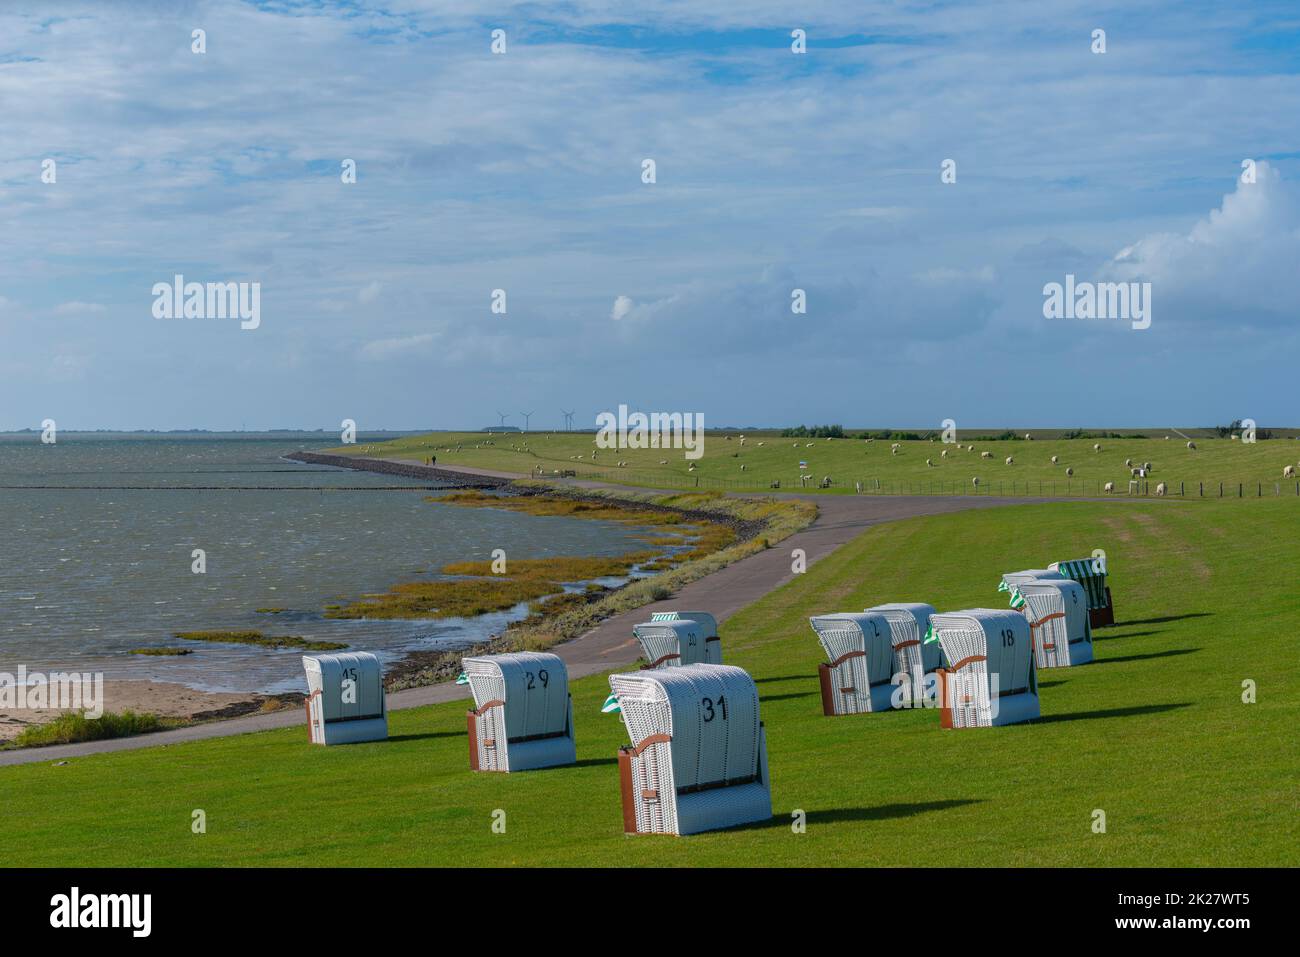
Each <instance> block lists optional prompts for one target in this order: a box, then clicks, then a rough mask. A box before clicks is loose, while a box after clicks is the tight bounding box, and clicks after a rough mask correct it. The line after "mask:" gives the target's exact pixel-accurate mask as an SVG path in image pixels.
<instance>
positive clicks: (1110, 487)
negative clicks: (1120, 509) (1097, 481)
mask: <svg viewBox="0 0 1300 957" xmlns="http://www.w3.org/2000/svg"><path fill="white" fill-rule="evenodd" d="M1102 491H1103V492H1113V491H1115V483H1114V482H1107V483H1106V484H1105V485H1103V486H1102Z"/></svg>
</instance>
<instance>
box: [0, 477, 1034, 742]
mask: <svg viewBox="0 0 1300 957" xmlns="http://www.w3.org/2000/svg"><path fill="white" fill-rule="evenodd" d="M415 464H420V463H415ZM466 471H469V470H468V469H467V470H466ZM474 471H475V474H492V475H493V476H494V477H503V476H505V475H506V473H488V472H486V470H474ZM515 477H518V476H515ZM575 484H577V483H575ZM581 484H583V485H586V486H588V487H590V486H594V485H595V484H597V483H581ZM620 487H623V488H626V487H627V486H620ZM782 497H790V498H807V499H809V500H810V501H815V502H816V503H817V505H818V507H819V514H818V516H817V520H816V521H815V522H813V524H812V525H810V526H808V528H806V529H804V530H803V531H801V532H796V533H795V534H794V535H791V536H790V537H789V538H786V539H784V540H783V541H782V542H780V544H779V545H778V546H777V547H775V548H770V549H767V550H765V551H761V552H758V553H756V554H754V555H750V556H749V557H748V558H743V559H741V560H740V561H738V562H734V563H732V564H731V565H728V566H727V567H725V568H722V569H720V570H719V571H716V572H714V573H713V574H712V575H708V576H706V577H704V578H701V579H699V580H698V581H694V582H691V583H690V584H689V585H686V586H685V587H683V588H682V589H681V590H680V591H679V592H678V593H677V594H676V595H674V596H673V597H672V598H671V599H669V600H667V601H661V602H656V603H654V604H650V605H642V606H641V607H640V608H635V609H633V610H632V611H628V612H624V613H623V614H621V615H616V616H614V617H613V618H608V619H606V620H605V621H603V622H601V623H600V624H599V625H597V626H596V627H595V628H593V629H592V630H591V631H589V632H587V633H586V634H584V635H581V636H580V637H578V638H575V639H573V640H572V641H566V642H564V643H563V644H560V645H556V646H555V647H554V648H552V649H551V650H552V651H554V652H555V653H556V654H558V655H559V656H560V657H561V658H563V659H564V661H565V664H566V665H568V669H569V677H570V678H571V679H576V678H582V677H585V676H587V675H592V674H598V673H599V672H602V671H609V670H612V669H614V668H617V667H620V666H622V665H629V664H632V663H633V662H634V661H636V660H637V658H638V656H639V654H640V652H639V649H638V648H637V645H636V639H634V638H633V637H632V626H633V625H635V624H638V623H640V622H643V621H646V620H647V619H648V618H649V617H650V615H651V613H652V612H655V611H663V610H668V609H671V608H673V607H677V608H688V609H695V610H701V611H710V612H712V613H713V615H714V616H715V617H716V618H717V619H718V620H719V621H720V622H721V621H725V620H726V619H727V618H729V617H730V616H731V615H733V614H735V613H736V612H737V611H739V610H740V609H741V608H744V607H745V606H746V605H749V604H751V603H753V602H755V601H757V600H758V599H760V598H762V597H763V596H764V595H766V594H767V593H768V592H770V591H771V590H772V589H774V588H777V587H779V586H780V585H783V584H785V583H786V582H788V581H789V580H790V579H791V578H792V577H794V576H793V575H792V573H791V571H790V552H791V550H792V549H795V548H802V549H803V550H804V552H805V554H806V555H807V557H808V564H810V565H811V564H813V563H815V562H818V561H820V560H821V559H823V558H825V557H826V556H827V555H829V554H831V553H832V552H833V551H835V549H837V548H839V547H840V546H841V545H843V544H845V543H846V542H848V541H850V540H852V539H854V538H856V537H857V536H858V535H860V534H861V533H862V532H863V531H864V530H865V529H867V528H870V527H871V526H873V525H879V524H881V523H882V522H892V521H897V520H898V519H903V518H912V517H914V516H918V515H938V514H943V513H946V512H959V511H965V510H966V509H971V508H989V507H991V506H999V505H1024V504H1027V503H1030V502H1034V501H1042V500H1041V499H1027V498H995V497H989V496H984V495H979V496H976V495H970V496H960V497H952V498H943V497H938V496H931V495H917V496H894V495H890V496H872V495H816V494H808V495H800V494H798V493H793V492H792V493H786V494H783V495H782ZM469 698H470V693H469V688H468V687H466V686H464V685H457V684H455V683H454V682H446V683H443V684H437V685H430V686H429V687H425V688H411V689H408V690H406V691H398V692H395V693H393V694H390V695H389V696H388V708H389V710H390V711H396V710H399V709H401V708H417V707H420V706H422V705H427V704H434V703H437V702H443V701H455V700H457V699H465V700H468V699H469ZM305 723H306V719H305V715H304V712H302V711H299V710H297V709H293V710H289V711H279V712H273V713H271V714H257V715H248V716H246V717H243V718H231V719H229V720H225V721H213V722H209V723H207V724H199V725H194V726H192V727H187V728H177V729H176V730H174V731H160V732H158V733H156V734H144V735H139V736H137V737H132V738H113V739H110V740H107V741H88V742H85V743H82V744H65V745H56V746H54V747H48V748H26V749H23V750H20V751H0V767H2V766H4V765H10V764H30V763H34V762H38V761H49V762H53V761H63V760H66V759H68V758H73V757H82V756H85V755H89V754H104V753H107V752H110V751H133V750H136V749H138V748H156V747H162V746H164V745H168V744H179V743H182V742H186V741H201V740H204V739H206V738H218V737H226V736H228V735H234V734H247V733H249V732H251V731H266V730H269V729H272V728H287V727H292V726H294V725H297V726H300V727H302V726H304V725H305ZM306 733H307V732H306V728H305V727H303V736H304V740H305V738H306Z"/></svg>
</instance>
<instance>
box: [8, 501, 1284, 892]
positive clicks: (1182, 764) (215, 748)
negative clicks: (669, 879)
mask: <svg viewBox="0 0 1300 957" xmlns="http://www.w3.org/2000/svg"><path fill="white" fill-rule="evenodd" d="M1297 531H1300V503H1297V502H1295V501H1294V500H1286V499H1283V500H1281V501H1268V500H1265V501H1262V502H1224V503H1218V502H1214V503H1195V504H1193V503H1178V502H1135V503H1050V504H1032V505H1022V506H1014V507H1009V508H1002V509H989V510H982V511H974V512H967V513H962V514H955V515H944V516H938V517H933V518H924V519H913V520H908V521H905V522H900V523H896V524H891V525H885V526H880V527H877V528H874V529H872V530H870V531H868V532H867V533H865V534H864V535H862V536H861V537H860V538H858V539H857V540H856V541H854V542H853V543H851V544H850V545H848V546H846V547H845V548H843V549H841V550H840V551H839V552H837V553H835V554H834V555H832V556H830V557H829V558H826V559H825V560H823V561H821V562H818V563H816V564H814V565H813V566H811V568H810V569H809V571H808V573H807V574H806V575H804V576H801V577H799V578H797V579H796V580H795V581H793V582H792V583H790V584H789V585H787V586H785V587H783V588H781V589H779V590H777V591H775V592H773V593H772V594H770V595H769V596H767V597H766V598H765V599H763V600H762V601H760V602H758V603H757V604H755V605H753V606H751V607H749V608H747V609H746V610H745V611H743V612H742V613H740V614H738V615H736V616H735V617H734V618H732V619H731V620H730V621H728V622H727V623H726V625H725V626H724V628H723V636H722V637H723V647H724V654H725V657H726V660H727V661H728V662H729V663H733V664H737V665H740V666H742V667H745V668H747V669H748V670H749V671H750V672H751V673H752V674H753V675H754V676H755V678H756V679H757V680H758V682H759V687H760V690H761V694H762V697H763V703H762V709H763V718H764V720H765V722H766V724H767V728H768V742H769V755H770V763H771V774H772V780H773V795H772V796H773V804H774V810H775V814H776V816H775V818H774V819H773V821H772V822H771V823H770V824H767V825H764V826H757V827H749V828H744V829H739V830H735V831H730V832H723V833H713V834H705V835H699V836H695V837H690V838H680V839H679V838H670V837H644V836H643V837H625V836H624V835H623V834H622V818H621V814H620V810H619V797H618V775H617V768H616V766H615V763H614V752H615V750H616V748H617V747H618V745H619V744H621V743H623V742H624V741H625V732H624V729H623V726H622V723H621V722H620V721H619V719H618V718H617V716H614V715H602V714H600V713H599V708H600V704H601V702H602V701H603V699H604V697H605V695H606V693H607V689H608V685H607V683H606V682H605V680H604V678H591V679H586V680H583V681H579V682H576V683H575V684H574V686H573V689H572V690H573V693H574V700H575V709H576V724H577V733H578V757H579V763H578V766H576V767H570V768H560V769H553V770H548V771H539V772H531V773H524V774H515V775H489V774H478V775H476V774H473V773H471V772H470V771H469V769H468V758H467V745H466V740H465V718H464V710H465V709H464V706H463V705H461V704H452V705H445V706H434V707H429V708H422V709H417V710H412V711H401V712H396V713H394V714H392V716H391V733H392V738H391V739H390V740H388V741H387V742H383V743H374V744H364V745H355V746H351V747H335V748H321V747H312V746H309V745H308V744H307V741H306V734H305V732H304V731H303V730H301V729H294V730H292V731H283V732H278V731H277V732H268V733H263V734H256V735H247V736H241V737H236V738H228V739H220V740H214V741H208V742H200V743H195V744H188V745H181V746H172V747H167V748H159V749H147V750H142V751H136V752H126V753H121V754H115V755H103V756H97V757H90V758H82V759H75V760H72V761H70V762H69V763H68V764H67V765H66V766H63V767H55V766H53V765H52V764H50V763H42V764H37V765H30V766H23V767H13V768H3V769H0V841H2V842H3V846H4V847H5V859H6V863H8V864H10V865H191V864H192V865H218V864H268V865H286V864H305V865H311V864H321V865H324V864H331V865H345V866H347V865H398V864H403V865H508V864H541V865H550V864H554V865H617V866H639V865H679V866H684V865H697V866H698V865H797V866H804V865H970V866H994V865H1099V866H1107V865H1192V866H1195V865H1227V866H1233V865H1291V866H1295V865H1296V864H1300V815H1298V814H1297V811H1300V788H1298V785H1300V774H1298V772H1300V749H1297V732H1296V722H1297V719H1298V718H1300V703H1298V701H1297V692H1298V691H1300V681H1298V680H1297V668H1298V666H1297V655H1296V653H1295V645H1296V637H1295V636H1296V634H1297V631H1298V630H1300V590H1298V589H1297V587H1296V570H1297V567H1300V535H1297ZM1094 547H1101V548H1104V549H1105V550H1106V552H1107V554H1108V556H1109V562H1110V567H1111V571H1112V581H1111V583H1112V588H1113V591H1114V595H1115V600H1116V606H1117V610H1118V620H1119V621H1120V622H1121V624H1120V626H1119V627H1115V628H1110V629H1104V630H1101V631H1099V632H1098V635H1097V638H1098V641H1097V654H1098V661H1097V662H1095V663H1094V664H1090V665H1087V666H1084V667H1081V668H1078V669H1074V670H1064V671H1049V672H1044V673H1043V674H1042V675H1041V683H1042V709H1043V718H1042V720H1040V721H1038V722H1035V723H1033V724H1029V725H1022V726H1016V727H1008V728H997V729H984V730H969V731H943V730H941V729H940V727H939V719H938V716H937V714H936V713H935V712H933V711H913V712H906V713H893V714H882V715H863V716H857V717H845V718H838V719H832V718H825V717H822V716H821V714H820V703H819V697H818V692H817V682H816V678H815V671H816V666H817V663H818V661H819V660H820V651H819V648H818V645H817V642H816V640H815V638H814V636H813V634H812V632H811V630H810V629H809V627H808V622H807V617H808V615H809V614H812V613H814V612H824V611H835V610H842V609H860V608H863V607H865V606H866V605H869V604H874V603H877V602H881V601H886V600H924V601H929V602H931V603H933V604H934V605H936V606H937V607H939V608H940V609H953V608H963V607H971V606H976V605H991V606H999V605H1000V604H1001V603H1003V602H1004V601H1005V596H1004V595H1000V594H999V593H998V592H997V591H996V590H995V588H996V584H997V580H998V575H999V573H1000V572H1002V571H1004V570H1012V569H1017V568H1022V567H1026V566H1036V565H1042V564H1045V563H1047V562H1048V561H1051V560H1054V559H1062V558H1074V557H1080V556H1085V555H1088V554H1089V553H1090V552H1091V550H1092V549H1093V548H1094ZM1247 679H1250V680H1252V681H1254V682H1256V683H1257V688H1258V692H1257V693H1258V703H1256V704H1244V703H1243V702H1242V682H1243V681H1244V680H1247ZM199 808H201V809H203V810H204V811H205V812H206V816H207V833H206V834H194V833H192V832H191V815H192V812H193V811H194V810H195V809H199ZM496 809H501V810H504V811H505V812H506V833H504V834H495V833H493V832H492V830H491V824H492V815H493V811H494V810H496ZM795 809H802V810H804V811H805V812H806V814H807V832H806V833H804V834H796V833H793V832H792V830H791V828H790V815H791V812H792V811H793V810H795ZM1097 809H1100V810H1102V811H1104V812H1105V814H1106V821H1107V831H1106V833H1105V834H1097V833H1094V832H1093V830H1092V823H1093V812H1094V810H1097Z"/></svg>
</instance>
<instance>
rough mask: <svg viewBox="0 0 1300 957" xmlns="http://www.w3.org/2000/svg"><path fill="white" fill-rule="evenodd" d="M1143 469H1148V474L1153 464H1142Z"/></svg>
mask: <svg viewBox="0 0 1300 957" xmlns="http://www.w3.org/2000/svg"><path fill="white" fill-rule="evenodd" d="M1142 467H1143V468H1144V469H1146V470H1147V471H1148V472H1150V471H1151V463H1150V462H1143V463H1142Z"/></svg>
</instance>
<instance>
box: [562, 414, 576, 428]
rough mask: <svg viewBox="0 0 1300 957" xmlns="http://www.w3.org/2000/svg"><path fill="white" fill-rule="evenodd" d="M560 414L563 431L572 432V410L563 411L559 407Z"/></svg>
mask: <svg viewBox="0 0 1300 957" xmlns="http://www.w3.org/2000/svg"><path fill="white" fill-rule="evenodd" d="M575 411H576V410H575ZM560 414H561V415H563V416H564V431H565V432H572V431H573V412H565V411H564V410H563V409H561V410H560Z"/></svg>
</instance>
